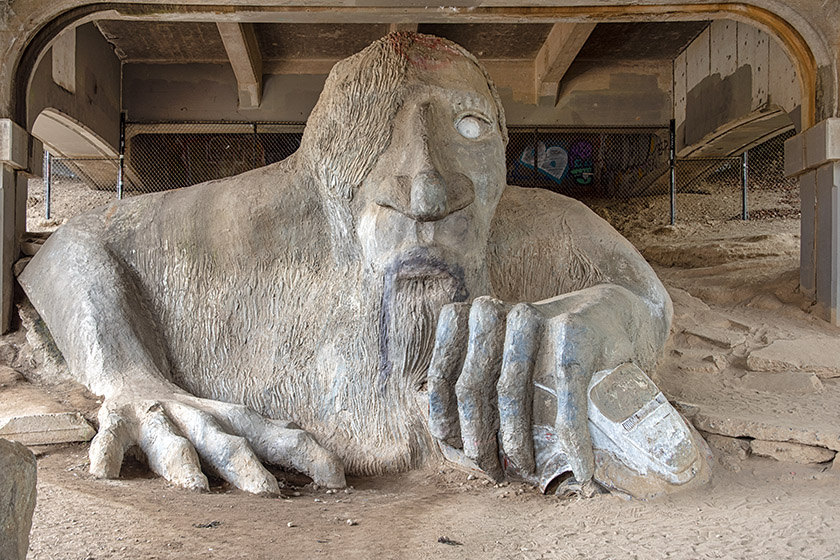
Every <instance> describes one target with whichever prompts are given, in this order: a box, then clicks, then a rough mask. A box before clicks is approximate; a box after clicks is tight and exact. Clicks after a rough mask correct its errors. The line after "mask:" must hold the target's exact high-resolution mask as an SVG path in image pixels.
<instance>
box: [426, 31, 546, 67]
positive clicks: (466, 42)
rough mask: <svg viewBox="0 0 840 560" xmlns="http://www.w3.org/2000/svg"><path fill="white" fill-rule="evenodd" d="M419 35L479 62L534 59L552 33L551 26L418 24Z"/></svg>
mask: <svg viewBox="0 0 840 560" xmlns="http://www.w3.org/2000/svg"><path fill="white" fill-rule="evenodd" d="M417 30H418V31H419V32H421V33H428V34H429V35H437V36H439V37H446V38H447V39H449V40H450V41H454V42H456V43H458V44H459V45H461V46H462V47H464V48H465V49H467V50H468V51H470V52H471V53H473V54H474V55H475V56H477V57H478V58H497V59H533V58H534V57H536V56H537V53H538V52H539V50H540V47H542V46H543V43H545V39H546V37H548V34H549V33H550V32H551V24H550V23H548V24H542V23H522V24H482V23H435V24H420V25H419V26H418V29H417Z"/></svg>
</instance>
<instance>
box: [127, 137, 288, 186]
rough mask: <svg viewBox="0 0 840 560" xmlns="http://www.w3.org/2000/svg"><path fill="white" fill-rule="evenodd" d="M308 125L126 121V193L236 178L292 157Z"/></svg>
mask: <svg viewBox="0 0 840 560" xmlns="http://www.w3.org/2000/svg"><path fill="white" fill-rule="evenodd" d="M303 127H304V125H303V123H279V122H278V123H231V122H224V123H222V122H219V123H210V122H184V123H127V124H126V127H125V138H126V152H125V158H126V159H125V164H126V168H125V171H126V173H125V176H126V190H127V191H136V192H156V191H163V190H168V189H175V188H179V187H186V186H189V185H195V184H198V183H203V182H204V181H210V180H212V179H221V178H223V177H229V176H231V175H236V174H238V173H242V172H244V171H248V170H250V169H255V168H257V167H262V166H263V165H268V164H270V163H274V162H277V161H280V160H283V159H285V158H287V157H289V156H290V155H292V154H293V153H294V152H295V150H297V149H298V147H299V146H300V138H301V135H302V133H303Z"/></svg>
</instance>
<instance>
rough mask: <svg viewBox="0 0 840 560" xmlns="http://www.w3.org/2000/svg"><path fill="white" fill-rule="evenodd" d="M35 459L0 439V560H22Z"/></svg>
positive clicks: (32, 499)
mask: <svg viewBox="0 0 840 560" xmlns="http://www.w3.org/2000/svg"><path fill="white" fill-rule="evenodd" d="M35 479H36V468H35V456H34V455H33V454H32V452H31V451H29V450H28V449H27V448H26V447H24V446H23V445H21V444H19V443H15V442H11V441H7V440H5V439H0V558H2V559H3V560H24V559H25V558H26V552H27V549H28V548H29V529H30V528H31V527H32V512H34V511H35Z"/></svg>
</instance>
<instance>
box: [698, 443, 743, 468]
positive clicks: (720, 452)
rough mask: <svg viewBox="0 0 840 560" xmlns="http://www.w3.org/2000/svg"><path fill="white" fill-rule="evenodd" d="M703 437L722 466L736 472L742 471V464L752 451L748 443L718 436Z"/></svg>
mask: <svg viewBox="0 0 840 560" xmlns="http://www.w3.org/2000/svg"><path fill="white" fill-rule="evenodd" d="M703 437H704V438H705V439H706V442H707V443H708V444H709V447H711V448H712V451H713V452H714V455H715V458H717V460H718V462H719V463H720V464H721V466H723V467H724V468H725V469H728V470H730V471H734V472H738V471H740V470H741V464H740V463H741V461H743V460H744V459H746V458H747V455H748V453H749V450H750V444H749V442H748V441H746V440H743V439H739V438H731V437H726V436H719V435H716V434H703Z"/></svg>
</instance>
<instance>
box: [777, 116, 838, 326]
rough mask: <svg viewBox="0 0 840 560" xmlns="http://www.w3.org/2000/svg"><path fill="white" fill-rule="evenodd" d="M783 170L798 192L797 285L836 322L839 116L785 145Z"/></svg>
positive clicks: (828, 317) (825, 316) (827, 317)
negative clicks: (800, 213)
mask: <svg viewBox="0 0 840 560" xmlns="http://www.w3.org/2000/svg"><path fill="white" fill-rule="evenodd" d="M785 172H786V174H787V175H788V176H796V177H798V178H799V187H800V193H801V195H802V225H801V240H800V243H801V251H800V286H801V288H802V292H803V293H804V294H806V295H808V296H810V297H811V298H813V300H814V302H815V304H816V305H815V310H816V313H817V314H818V315H819V316H821V317H822V318H824V319H825V320H826V321H829V322H831V323H832V324H834V325H840V314H838V304H839V303H840V196H838V192H839V191H840V118H832V119H827V120H824V121H822V122H820V123H819V124H817V125H815V126H814V127H812V128H809V129H808V130H806V131H804V132H803V133H802V134H799V135H797V136H794V137H793V138H791V139H790V140H788V141H787V142H786V143H785Z"/></svg>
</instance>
